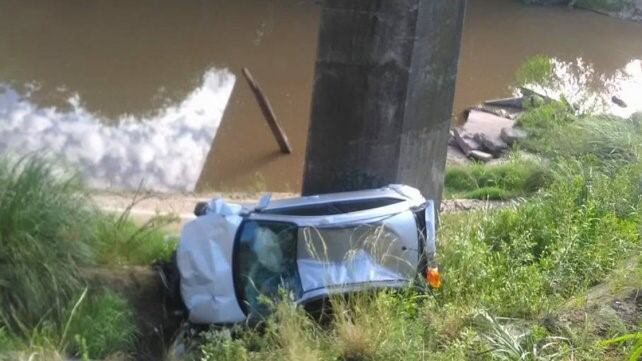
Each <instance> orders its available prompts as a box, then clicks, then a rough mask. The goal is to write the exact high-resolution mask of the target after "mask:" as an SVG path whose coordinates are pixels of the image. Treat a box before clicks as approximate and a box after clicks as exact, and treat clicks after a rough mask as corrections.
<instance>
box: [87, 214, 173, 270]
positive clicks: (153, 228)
mask: <svg viewBox="0 0 642 361" xmlns="http://www.w3.org/2000/svg"><path fill="white" fill-rule="evenodd" d="M129 213H130V209H127V210H126V211H125V212H123V213H122V214H121V215H120V216H118V217H116V216H114V215H103V216H102V217H99V218H98V219H97V222H96V238H97V240H98V242H97V254H98V255H97V258H96V261H97V263H99V264H107V265H109V264H111V265H122V264H138V265H146V264H151V263H152V262H154V261H156V260H168V259H169V257H170V256H171V254H172V252H173V251H174V250H175V249H176V245H177V242H178V239H177V238H176V237H174V236H170V235H168V234H167V233H165V232H164V231H163V230H162V228H163V227H164V226H166V225H168V224H170V223H172V222H175V221H176V217H175V216H165V215H157V216H155V217H152V218H150V219H149V220H148V221H147V222H145V224H143V225H138V224H136V223H135V222H133V221H132V220H131V219H130V217H129Z"/></svg>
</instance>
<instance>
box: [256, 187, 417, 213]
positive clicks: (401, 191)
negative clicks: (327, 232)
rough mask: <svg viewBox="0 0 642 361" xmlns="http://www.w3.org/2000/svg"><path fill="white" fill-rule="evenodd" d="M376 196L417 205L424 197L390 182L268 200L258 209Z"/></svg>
mask: <svg viewBox="0 0 642 361" xmlns="http://www.w3.org/2000/svg"><path fill="white" fill-rule="evenodd" d="M378 198H391V199H396V200H399V201H411V202H412V203H417V205H420V204H421V203H423V202H425V199H424V198H423V197H422V196H421V193H420V192H419V191H418V190H417V189H415V188H412V187H409V186H406V185H399V184H392V185H389V186H386V187H382V188H377V189H368V190H361V191H352V192H340V193H329V194H319V195H312V196H302V197H296V198H288V199H280V200H275V201H270V202H269V203H268V204H267V206H266V207H265V208H263V209H261V210H260V212H267V213H272V214H276V213H278V212H277V210H279V209H290V208H297V207H303V206H311V205H319V204H325V203H335V202H349V201H359V200H369V199H378Z"/></svg>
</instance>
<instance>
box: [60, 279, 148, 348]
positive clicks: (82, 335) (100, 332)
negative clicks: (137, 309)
mask: <svg viewBox="0 0 642 361" xmlns="http://www.w3.org/2000/svg"><path fill="white" fill-rule="evenodd" d="M88 301H89V302H86V303H83V304H81V305H80V308H79V309H78V314H77V315H76V317H74V319H73V320H72V322H71V323H70V327H69V330H68V334H69V335H73V342H72V344H71V345H70V350H71V351H72V353H75V354H78V355H82V356H83V357H86V358H89V359H92V360H95V359H102V358H104V357H106V356H108V355H110V354H114V353H117V352H127V351H131V350H132V349H133V346H134V344H135V341H136V338H135V336H136V328H135V326H134V324H133V323H132V318H133V311H132V310H131V308H130V306H129V305H128V304H127V302H126V301H125V300H124V299H123V298H122V297H120V296H118V295H117V294H114V293H113V292H111V291H104V292H102V293H99V294H97V295H94V297H93V299H91V300H88Z"/></svg>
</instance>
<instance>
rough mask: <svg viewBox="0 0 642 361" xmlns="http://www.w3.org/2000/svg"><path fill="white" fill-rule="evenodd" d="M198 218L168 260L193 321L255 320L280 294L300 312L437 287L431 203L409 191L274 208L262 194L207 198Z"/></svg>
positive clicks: (394, 188)
mask: <svg viewBox="0 0 642 361" xmlns="http://www.w3.org/2000/svg"><path fill="white" fill-rule="evenodd" d="M196 213H198V214H197V215H198V217H197V218H196V219H194V220H193V221H191V222H189V223H187V224H186V225H185V226H184V228H183V230H182V233H181V238H180V243H179V246H178V249H177V254H176V263H177V266H178V271H179V274H180V293H181V297H182V300H183V303H184V305H185V307H186V308H187V310H188V312H189V320H190V321H191V322H192V323H196V324H212V323H214V324H228V323H237V322H243V321H246V320H247V319H248V318H249V317H252V316H254V315H263V314H265V312H267V306H266V305H265V302H263V297H268V298H275V297H278V295H279V290H280V289H284V290H286V291H287V292H288V293H289V294H290V295H291V297H293V299H294V300H295V301H296V302H297V303H299V304H302V305H305V304H308V303H309V302H312V301H318V300H320V299H323V298H327V297H328V296H330V295H335V294H349V293H353V292H359V291H363V290H370V289H377V288H402V287H407V286H408V285H409V284H411V282H412V281H413V280H416V279H417V276H418V275H423V276H424V277H426V276H429V277H428V278H429V279H430V280H431V281H434V280H437V281H438V277H439V275H438V272H437V270H436V268H433V262H434V256H435V212H434V207H433V202H432V201H431V200H425V199H424V197H423V196H422V195H421V193H420V192H419V191H418V190H417V189H414V188H412V187H409V186H404V185H390V186H387V187H384V188H380V189H373V190H365V191H356V192H345V193H335V194H324V195H318V196H307V197H300V198H292V199H284V200H275V201H270V199H269V196H264V198H262V199H261V201H259V204H258V205H257V206H256V207H253V208H251V209H250V208H245V207H242V206H240V205H236V204H229V203H225V202H224V201H223V200H222V199H213V200H211V201H210V202H208V203H207V204H204V205H202V206H201V207H198V208H197V211H196ZM429 283H434V282H429ZM432 286H438V284H432Z"/></svg>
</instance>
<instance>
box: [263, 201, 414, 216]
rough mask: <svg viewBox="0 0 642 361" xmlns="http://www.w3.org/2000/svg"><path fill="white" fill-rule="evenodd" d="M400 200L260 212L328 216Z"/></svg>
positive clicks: (307, 206) (349, 202)
mask: <svg viewBox="0 0 642 361" xmlns="http://www.w3.org/2000/svg"><path fill="white" fill-rule="evenodd" d="M401 201H402V200H400V199H397V198H371V199H356V200H349V201H339V202H328V203H319V204H310V205H305V206H297V207H287V208H276V209H268V210H264V211H263V212H262V213H267V214H282V215H284V216H330V215H335V214H344V213H352V212H359V211H364V210H367V209H373V208H379V207H385V206H389V205H391V204H395V203H399V202H401Z"/></svg>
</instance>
